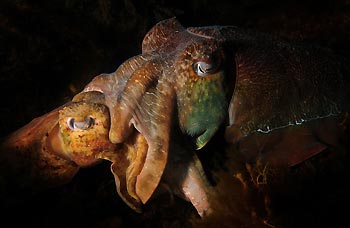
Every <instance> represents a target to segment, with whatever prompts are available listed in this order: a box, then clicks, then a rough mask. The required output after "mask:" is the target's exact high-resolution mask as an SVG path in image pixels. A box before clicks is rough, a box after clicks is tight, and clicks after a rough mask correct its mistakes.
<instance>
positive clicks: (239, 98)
mask: <svg viewBox="0 0 350 228" xmlns="http://www.w3.org/2000/svg"><path fill="white" fill-rule="evenodd" d="M343 67H344V65H342V63H341V62H339V61H338V60H337V56H336V55H335V54H333V53H332V52H331V51H329V50H325V49H322V48H316V47H308V46H304V45H300V44H291V43H287V42H283V41H281V40H278V39H276V38H273V37H270V36H268V35H264V34H259V33H255V32H252V31H247V30H243V29H240V28H237V27H234V26H210V27H191V28H187V29H186V28H184V27H183V26H181V25H180V24H179V23H178V22H177V20H176V19H175V18H172V19H169V20H165V21H162V22H160V23H158V24H157V25H155V26H154V27H153V28H152V29H151V30H150V31H149V32H148V33H147V34H146V36H145V38H144V40H143V42H142V53H141V54H140V55H138V56H135V57H132V58H130V59H128V60H126V61H125V62H124V63H123V64H122V65H121V66H120V67H119V68H118V69H117V70H116V72H114V73H111V74H101V75H99V76H97V77H95V78H94V79H93V80H92V81H91V82H90V83H89V84H88V85H87V86H86V87H85V89H84V90H83V91H82V92H81V93H80V94H78V95H77V96H76V97H75V98H74V99H73V102H74V103H73V105H71V106H70V105H68V106H67V107H66V108H63V109H62V110H61V111H60V115H61V116H60V117H59V118H60V121H59V125H58V126H56V127H55V128H52V126H53V125H55V124H56V123H54V120H53V122H52V123H51V122H50V124H48V125H47V126H46V128H45V130H44V131H42V132H41V131H39V132H38V136H36V137H38V139H42V138H45V137H46V136H44V135H45V134H46V133H47V132H51V130H52V129H53V130H52V132H51V133H54V134H58V135H59V137H61V138H57V137H58V136H57V137H51V136H50V133H49V134H48V135H49V141H50V140H52V141H50V142H52V145H51V144H49V145H51V150H52V151H53V152H56V154H59V155H60V157H62V158H64V159H66V160H64V161H65V162H66V161H67V159H68V158H69V159H68V160H70V161H71V162H72V164H73V165H75V166H77V165H81V166H88V165H92V164H95V162H97V161H98V160H99V159H101V158H102V159H107V160H110V161H112V167H111V169H112V172H113V174H114V175H115V180H116V183H117V188H118V193H119V194H120V196H121V197H122V198H123V199H124V201H125V202H126V203H127V204H128V205H129V206H131V207H132V208H133V209H135V210H137V211H138V210H139V209H140V205H141V204H145V203H146V202H147V201H148V200H149V198H150V197H151V196H152V195H153V193H154V191H155V190H156V188H157V187H158V185H159V183H160V181H161V179H162V178H163V179H162V181H164V182H165V183H167V184H169V185H170V186H172V188H173V189H175V190H176V193H177V194H179V195H182V196H183V197H184V198H185V199H187V200H189V201H191V203H192V204H193V205H194V207H195V208H196V209H197V211H198V213H199V214H200V215H201V216H205V215H206V214H207V215H208V214H210V212H212V211H213V210H211V209H212V208H211V207H212V205H218V204H219V203H218V202H225V200H224V199H222V198H220V195H221V194H219V193H220V189H219V188H216V189H215V188H213V186H211V185H210V184H209V183H208V182H207V180H206V177H205V174H204V172H203V167H202V165H201V163H200V161H199V160H198V158H197V156H196V153H195V150H194V149H193V148H191V147H189V146H184V145H182V144H183V143H184V142H185V141H184V138H187V136H190V137H192V138H193V140H194V142H195V148H196V149H200V148H202V147H203V146H205V145H206V143H207V142H208V141H209V140H210V139H211V138H212V137H213V136H214V135H215V134H216V133H217V130H218V129H219V128H220V126H222V125H226V126H227V128H226V132H225V138H226V140H227V141H228V142H229V143H231V144H237V145H238V146H239V152H240V153H242V154H243V155H244V159H245V160H244V161H245V162H248V163H254V162H256V161H263V163H264V164H269V165H272V166H274V167H284V168H286V167H287V168H288V167H291V166H295V165H297V164H299V163H302V162H303V161H305V160H306V159H308V158H310V157H312V156H314V155H316V154H318V153H320V152H321V151H323V150H324V149H326V148H327V147H329V146H334V147H337V146H338V141H337V137H338V136H339V135H340V134H341V133H342V131H341V128H340V127H339V126H340V125H341V124H340V123H341V120H342V114H343V113H346V112H347V111H349V103H348V102H347V101H348V100H349V92H348V91H347V88H348V86H349V84H348V81H347V80H346V75H344V74H343ZM103 105H105V106H106V107H107V108H108V111H109V113H108V115H107V109H106V107H104V106H103ZM56 112H57V111H56ZM95 114H97V116H98V120H100V121H102V122H101V125H100V127H101V128H98V129H97V128H89V127H87V126H90V124H88V123H85V122H84V121H88V120H89V118H86V116H90V115H95ZM55 115H57V113H56V114H55ZM72 115H74V117H75V118H77V120H78V122H79V123H78V124H77V126H82V128H84V129H83V131H81V132H74V131H73V132H70V131H71V129H70V128H69V127H67V124H68V125H69V123H70V121H68V119H67V118H71V117H72ZM109 117H110V123H107V122H108V121H107V119H108V120H109ZM45 118H48V119H49V117H43V119H45ZM55 118H57V116H56V117H55ZM106 121H107V122H106ZM96 123H97V122H96ZM48 126H49V127H48ZM92 126H94V125H92ZM102 126H103V127H102ZM35 127H38V126H37V125H35ZM174 129H175V130H174ZM176 129H180V131H181V133H179V132H177V131H176ZM22 132H27V130H22ZM174 132H176V133H174ZM186 135H187V136H186ZM184 136H186V137H184ZM50 137H51V138H50ZM15 138H16V137H15ZM34 140H36V139H34V138H29V141H34ZM8 142H9V143H7V144H8V145H10V146H11V145H12V144H13V143H14V141H13V140H12V141H11V140H10V141H8ZM57 142H58V144H59V145H60V146H61V148H60V146H58V145H57ZM40 143H41V141H40ZM40 143H39V144H40ZM90 143H92V144H90ZM12 146H13V145H12ZM26 146H28V145H26ZM36 150H38V148H36ZM39 150H41V149H39ZM230 157H232V154H231V155H230ZM231 160H232V159H231ZM231 163H232V161H230V162H229V163H228V164H231ZM75 166H73V167H75ZM67 167H68V166H67ZM232 170H234V169H232V167H230V168H229V172H228V174H227V175H228V176H227V178H223V179H225V180H226V181H227V180H230V178H231V177H232V175H234V173H233V171H232ZM74 171H76V170H74ZM71 176H72V175H70V176H69V177H71ZM219 185H221V186H222V185H223V183H220V184H219ZM232 191H234V190H232ZM213 199H214V200H213ZM215 200H216V201H215ZM221 204H222V203H221Z"/></svg>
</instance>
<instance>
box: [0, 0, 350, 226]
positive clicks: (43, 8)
mask: <svg viewBox="0 0 350 228" xmlns="http://www.w3.org/2000/svg"><path fill="white" fill-rule="evenodd" d="M173 16H176V17H177V18H178V20H179V21H180V23H182V24H183V25H184V26H185V27H188V26H203V25H236V26H240V27H246V28H252V29H256V30H258V31H263V32H268V33H272V34H275V35H280V36H281V37H283V38H285V39H289V40H297V41H304V42H309V43H315V44H319V45H323V46H327V47H330V48H333V49H335V50H336V51H338V52H342V53H347V51H348V49H349V47H350V0H333V1H332V0H319V1H312V0H303V1H292V0H288V1H281V0H279V1H278V0H232V1H224V0H215V1H213V0H203V1H199V0H187V1H182V0H177V1H155V0H143V1H141V0H139V1H132V0H124V1H113V0H51V1H45V0H37V1H30V0H27V1H26V0H12V1H6V0H0V95H1V98H2V100H1V101H2V105H1V106H0V113H1V116H0V136H5V135H7V134H8V133H10V132H12V131H14V130H16V129H17V128H19V127H21V126H23V125H25V124H26V123H28V122H29V121H30V120H32V119H33V118H35V117H37V116H40V115H42V114H44V113H46V112H49V111H51V110H52V109H54V108H55V107H58V106H59V105H61V104H63V103H65V102H67V101H68V100H70V99H71V98H72V97H73V95H74V94H76V93H78V92H79V91H80V90H81V89H82V88H83V87H84V85H85V84H87V83H88V82H89V81H90V80H91V79H92V78H93V77H94V76H96V75H98V74H100V73H109V72H113V71H115V70H116V69H117V67H118V66H119V64H120V63H122V62H123V61H124V60H126V59H127V58H129V57H131V56H134V55H136V54H138V53H140V50H141V42H142V38H143V36H144V35H145V34H146V32H147V31H148V30H149V29H150V28H151V27H152V26H153V25H154V24H155V23H157V22H159V21H160V20H163V19H167V18H170V17H173ZM108 169H109V167H108V164H102V165H101V166H99V167H94V168H91V169H89V170H83V171H82V172H80V173H79V175H78V176H77V177H76V178H75V179H74V180H73V182H72V183H70V184H68V185H67V186H64V187H61V188H58V189H54V190H52V191H49V192H48V193H45V194H43V195H41V196H36V197H33V198H32V199H29V200H28V202H23V203H22V204H20V205H18V206H17V205H16V206H14V207H13V208H11V209H9V211H8V215H7V214H6V215H5V216H4V215H3V216H4V218H1V220H3V219H5V217H6V218H7V219H8V221H11V222H12V224H13V226H16V225H24V224H25V225H28V226H30V225H35V226H36V227H119V226H122V224H123V225H125V226H127V225H131V224H133V225H135V224H136V225H139V226H141V227H160V226H161V225H164V226H172V227H178V226H180V225H181V226H185V225H184V224H182V223H180V222H178V221H176V220H174V219H172V217H174V215H173V214H174V213H177V214H178V215H177V216H179V217H181V216H183V215H184V214H186V213H190V212H193V209H192V208H191V207H190V206H189V205H188V204H187V203H185V202H179V203H178V204H179V205H180V208H182V209H183V210H182V211H180V212H179V211H172V209H169V208H166V209H164V210H163V214H162V215H161V216H160V215H159V214H157V212H155V211H152V210H149V212H148V213H146V214H144V215H142V216H141V215H135V214H134V213H133V212H132V211H131V210H130V209H129V208H127V207H126V206H125V205H124V204H123V202H121V201H120V199H118V197H117V195H116V192H114V183H113V179H112V177H111V176H109V175H106V174H105V173H108V172H107V171H108ZM335 206H337V205H335ZM35 208H37V209H35ZM175 208H176V207H175ZM330 210H331V209H330ZM158 212H159V211H158ZM160 217H161V219H162V222H160Z"/></svg>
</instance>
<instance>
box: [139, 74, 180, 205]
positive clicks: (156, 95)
mask: <svg viewBox="0 0 350 228" xmlns="http://www.w3.org/2000/svg"><path fill="white" fill-rule="evenodd" d="M173 102H174V96H173V93H172V89H171V87H170V86H169V82H167V81H162V80H160V81H159V82H158V85H157V87H156V88H154V89H153V90H151V91H150V92H147V93H146V94H145V95H144V97H143V100H142V105H141V106H140V107H138V110H137V111H136V113H135V117H134V121H135V122H134V125H135V128H136V129H137V130H138V131H139V132H140V133H141V134H142V135H144V137H145V138H146V140H147V143H148V146H149V147H148V151H147V156H146V160H145V163H144V166H143V168H142V170H141V172H140V174H139V175H138V176H137V181H136V193H137V195H138V196H139V197H140V199H141V201H142V202H143V203H146V202H147V201H148V199H149V198H150V197H151V195H152V194H153V192H154V191H155V189H156V188H157V186H158V184H159V181H160V179H161V177H162V174H163V172H164V169H165V166H166V163H167V158H168V150H169V142H170V129H171V118H169V116H172V112H173V108H172V107H173ZM159 132H162V134H159Z"/></svg>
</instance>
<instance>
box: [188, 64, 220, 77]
mask: <svg viewBox="0 0 350 228" xmlns="http://www.w3.org/2000/svg"><path fill="white" fill-rule="evenodd" d="M218 68H219V64H218V63H217V62H215V61H213V60H207V61H202V60H201V61H197V62H195V63H193V71H194V72H195V73H196V74H197V75H198V76H200V77H205V76H207V75H209V74H213V73H215V72H216V71H217V70H218Z"/></svg>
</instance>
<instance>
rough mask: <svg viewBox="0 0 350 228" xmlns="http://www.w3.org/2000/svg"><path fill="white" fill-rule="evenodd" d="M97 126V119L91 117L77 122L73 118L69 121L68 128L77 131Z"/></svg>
mask: <svg viewBox="0 0 350 228" xmlns="http://www.w3.org/2000/svg"><path fill="white" fill-rule="evenodd" d="M94 124H95V119H94V118H93V117H91V116H87V117H85V119H84V120H83V121H76V120H75V119H74V118H73V117H69V118H68V119H67V126H68V127H69V129H71V130H73V131H75V130H87V129H89V128H90V127H91V126H93V125H94Z"/></svg>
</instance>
